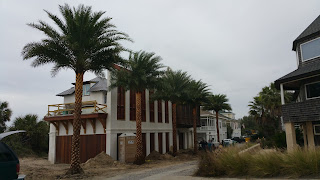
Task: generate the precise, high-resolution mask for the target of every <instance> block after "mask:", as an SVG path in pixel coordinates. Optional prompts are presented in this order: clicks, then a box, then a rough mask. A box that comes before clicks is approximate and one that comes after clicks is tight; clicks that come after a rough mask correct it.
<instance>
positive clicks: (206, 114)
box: [200, 108, 236, 120]
mask: <svg viewBox="0 0 320 180" xmlns="http://www.w3.org/2000/svg"><path fill="white" fill-rule="evenodd" d="M200 116H202V117H203V116H213V117H216V115H215V114H213V113H212V112H210V111H206V110H203V109H202V108H200ZM219 117H220V118H225V119H228V120H236V119H232V118H229V117H227V116H225V115H223V114H221V113H219Z"/></svg>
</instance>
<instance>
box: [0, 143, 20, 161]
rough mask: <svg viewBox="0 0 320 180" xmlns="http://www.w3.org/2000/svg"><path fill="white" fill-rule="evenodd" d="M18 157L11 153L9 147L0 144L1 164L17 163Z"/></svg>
mask: <svg viewBox="0 0 320 180" xmlns="http://www.w3.org/2000/svg"><path fill="white" fill-rule="evenodd" d="M15 160H17V158H16V156H15V155H14V154H13V153H12V152H11V150H10V149H9V147H8V146H7V145H5V144H4V143H1V142H0V162H7V161H15Z"/></svg>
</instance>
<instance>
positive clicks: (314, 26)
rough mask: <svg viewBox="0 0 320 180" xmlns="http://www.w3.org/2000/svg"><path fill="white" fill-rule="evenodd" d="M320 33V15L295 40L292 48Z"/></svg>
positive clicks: (294, 48)
mask: <svg viewBox="0 0 320 180" xmlns="http://www.w3.org/2000/svg"><path fill="white" fill-rule="evenodd" d="M317 35H320V15H319V16H318V17H317V18H316V19H315V20H314V21H313V22H312V23H311V24H310V25H309V26H308V27H307V28H306V29H305V30H304V31H303V32H302V33H301V34H300V35H299V36H298V37H297V38H296V39H295V40H294V41H293V46H292V50H294V51H295V50H296V48H297V44H298V42H301V41H304V40H306V39H308V38H310V37H313V36H317Z"/></svg>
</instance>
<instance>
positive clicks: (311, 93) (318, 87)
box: [306, 82, 320, 99]
mask: <svg viewBox="0 0 320 180" xmlns="http://www.w3.org/2000/svg"><path fill="white" fill-rule="evenodd" d="M306 95H307V99H313V98H319V97H320V82H316V83H310V84H306Z"/></svg>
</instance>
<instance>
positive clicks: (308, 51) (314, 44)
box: [300, 38, 320, 61]
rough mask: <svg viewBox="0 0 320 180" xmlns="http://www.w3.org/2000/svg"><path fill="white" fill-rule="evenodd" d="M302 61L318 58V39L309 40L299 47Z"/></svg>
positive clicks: (319, 44)
mask: <svg viewBox="0 0 320 180" xmlns="http://www.w3.org/2000/svg"><path fill="white" fill-rule="evenodd" d="M300 48H301V57H302V61H308V60H310V59H313V58H316V57H319V56H320V38H317V39H314V40H311V41H309V42H306V43H303V44H301V45H300Z"/></svg>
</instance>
